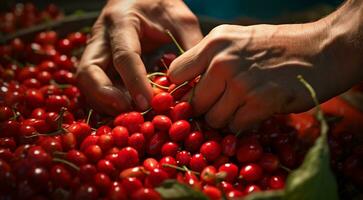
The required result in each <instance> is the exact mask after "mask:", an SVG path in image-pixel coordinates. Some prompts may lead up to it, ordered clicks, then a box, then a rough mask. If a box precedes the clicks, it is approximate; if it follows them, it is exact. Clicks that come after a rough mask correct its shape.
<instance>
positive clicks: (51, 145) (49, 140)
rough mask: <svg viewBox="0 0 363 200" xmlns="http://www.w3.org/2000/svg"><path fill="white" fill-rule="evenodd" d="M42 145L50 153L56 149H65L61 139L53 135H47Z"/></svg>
mask: <svg viewBox="0 0 363 200" xmlns="http://www.w3.org/2000/svg"><path fill="white" fill-rule="evenodd" d="M40 146H41V147H42V148H43V149H44V150H45V151H46V152H47V153H49V154H51V155H52V154H53V152H55V151H63V147H62V144H61V142H60V139H55V138H53V137H46V138H44V139H43V140H41V142H40Z"/></svg>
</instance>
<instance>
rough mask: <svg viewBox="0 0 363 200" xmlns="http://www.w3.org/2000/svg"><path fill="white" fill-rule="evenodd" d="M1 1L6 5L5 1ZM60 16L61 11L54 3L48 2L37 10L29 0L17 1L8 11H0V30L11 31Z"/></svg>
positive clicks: (61, 14)
mask: <svg viewBox="0 0 363 200" xmlns="http://www.w3.org/2000/svg"><path fill="white" fill-rule="evenodd" d="M3 3H4V4H5V5H6V2H3ZM5 5H3V6H5ZM62 16H63V13H62V12H61V11H60V9H59V8H58V6H56V5H55V4H48V5H47V6H46V7H45V8H44V9H43V10H39V9H38V8H37V7H36V6H35V5H34V4H33V3H31V2H27V3H24V4H23V3H17V4H15V5H14V6H11V9H10V10H9V11H7V12H4V13H0V21H1V24H0V32H3V33H12V32H15V31H16V30H17V29H21V28H29V27H31V26H34V25H36V24H40V23H43V22H46V21H49V20H57V19H60V18H62Z"/></svg>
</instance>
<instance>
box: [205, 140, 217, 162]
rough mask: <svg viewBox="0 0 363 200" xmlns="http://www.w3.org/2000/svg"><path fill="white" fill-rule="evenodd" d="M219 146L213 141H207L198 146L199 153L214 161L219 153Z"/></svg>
mask: <svg viewBox="0 0 363 200" xmlns="http://www.w3.org/2000/svg"><path fill="white" fill-rule="evenodd" d="M221 151H222V150H221V146H220V145H219V144H218V143H217V142H215V141H208V142H206V143H204V144H203V145H202V146H201V147H200V153H201V154H202V155H203V156H204V157H205V158H206V159H207V160H208V161H214V160H215V159H217V158H218V157H219V155H221Z"/></svg>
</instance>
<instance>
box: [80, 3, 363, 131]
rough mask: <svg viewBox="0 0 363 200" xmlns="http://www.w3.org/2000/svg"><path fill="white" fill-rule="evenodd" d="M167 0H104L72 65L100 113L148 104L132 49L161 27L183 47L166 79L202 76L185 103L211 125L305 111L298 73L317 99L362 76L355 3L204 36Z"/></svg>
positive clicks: (359, 7)
mask: <svg viewBox="0 0 363 200" xmlns="http://www.w3.org/2000/svg"><path fill="white" fill-rule="evenodd" d="M168 2H171V1H168V0H139V1H138V0H135V1H126V0H110V1H108V3H107V5H106V7H105V8H104V10H103V12H102V14H101V15H100V17H99V19H98V21H97V22H96V24H95V26H94V29H93V36H92V39H91V41H90V43H89V45H88V46H87V48H86V50H85V53H84V55H83V57H82V60H81V64H80V67H79V69H78V80H79V85H80V88H81V90H82V91H83V92H84V94H85V95H86V98H87V99H88V101H89V102H90V103H91V104H92V105H94V106H95V107H96V108H98V109H99V110H103V111H105V112H106V113H108V114H115V113H119V111H124V110H127V109H130V108H131V105H132V101H134V102H136V104H137V105H138V107H139V108H141V109H146V108H147V107H148V103H149V102H150V99H151V96H152V91H151V87H150V84H149V83H148V82H147V79H146V71H145V68H144V65H143V63H142V61H141V59H140V54H141V53H142V51H144V50H147V49H153V48H154V47H150V44H161V43H165V42H169V40H168V37H167V36H166V34H165V33H164V31H165V29H170V30H171V31H172V33H173V34H174V35H175V36H176V37H177V40H178V41H180V42H181V44H182V46H183V47H184V48H186V49H189V50H188V51H186V52H185V53H184V54H183V55H181V56H179V57H178V58H177V59H176V60H174V61H173V62H172V64H171V66H170V70H169V71H168V76H169V78H170V80H171V81H172V82H174V83H177V84H180V83H183V82H184V81H188V80H192V79H193V78H195V77H197V76H199V75H201V79H200V82H199V83H198V84H197V85H196V88H195V93H194V95H193V96H192V106H193V108H194V110H195V112H196V114H197V115H201V114H205V118H206V121H207V122H208V123H209V124H210V125H211V126H212V127H215V128H220V127H223V126H225V125H229V126H230V128H231V129H232V130H234V131H236V132H237V131H241V130H245V129H247V128H249V127H251V126H252V125H254V124H256V123H258V122H260V121H261V120H263V119H266V118H268V117H269V116H271V115H273V114H282V113H292V112H301V111H305V110H307V109H309V108H311V107H312V106H313V102H312V100H311V97H310V96H309V93H308V92H307V90H306V89H305V88H304V87H303V86H302V84H301V83H300V82H299V81H298V80H297V78H296V76H297V75H299V74H301V75H303V77H304V78H305V79H306V80H307V81H308V82H309V83H310V84H311V85H312V86H313V87H314V89H315V90H316V92H317V94H318V98H319V100H320V101H325V100H327V99H329V98H331V97H333V96H335V95H337V94H340V93H341V92H343V91H345V90H347V89H349V88H350V87H351V86H353V85H354V84H356V83H358V82H359V81H361V80H363V77H362V76H363V73H362V72H363V70H362V69H363V68H362V67H361V66H362V65H361V64H362V63H361V62H363V60H362V59H361V58H360V57H361V56H360V55H362V53H363V52H362V51H363V49H362V42H363V40H362V39H361V38H362V36H363V33H362V31H363V27H362V26H363V21H362V20H363V17H362V16H361V15H362V14H363V1H360V0H348V1H346V2H345V4H344V5H343V6H342V7H340V8H339V9H338V10H337V11H335V12H334V13H332V14H330V15H329V16H327V17H325V18H323V19H321V20H318V21H316V22H312V23H307V24H289V25H255V26H236V25H221V26H218V27H216V28H214V29H213V30H212V31H211V32H210V33H209V34H208V35H207V36H206V37H204V38H203V39H202V36H201V34H200V29H199V25H198V22H197V20H196V18H195V16H194V15H193V14H192V13H191V12H190V11H189V10H188V8H187V7H186V6H185V5H184V3H183V2H182V1H178V0H175V1H172V2H173V3H168ZM199 41H200V42H199ZM106 52H112V56H111V54H107V53H106ZM111 57H112V58H111ZM111 59H113V64H114V66H115V68H116V70H117V71H118V73H119V74H120V76H121V78H122V80H123V82H124V85H125V87H120V88H121V89H117V88H116V87H115V86H114V85H113V84H112V82H111V80H110V78H108V77H107V75H106V73H105V70H106V68H107V66H108V62H109V60H111ZM90 85H92V86H94V87H90ZM126 91H129V93H130V94H131V97H129V96H128V95H127V92H126ZM206 91H208V92H206ZM140 96H141V97H140ZM186 98H187V97H186Z"/></svg>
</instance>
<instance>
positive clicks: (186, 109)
mask: <svg viewBox="0 0 363 200" xmlns="http://www.w3.org/2000/svg"><path fill="white" fill-rule="evenodd" d="M192 113H193V110H192V106H191V105H190V103H188V102H180V103H178V104H176V105H175V106H174V108H173V109H171V111H170V116H171V119H172V120H173V121H174V122H175V121H178V120H188V119H189V118H191V117H192Z"/></svg>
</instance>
